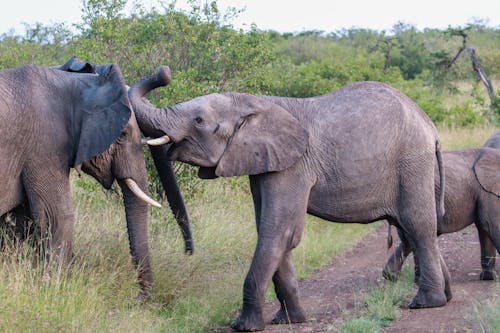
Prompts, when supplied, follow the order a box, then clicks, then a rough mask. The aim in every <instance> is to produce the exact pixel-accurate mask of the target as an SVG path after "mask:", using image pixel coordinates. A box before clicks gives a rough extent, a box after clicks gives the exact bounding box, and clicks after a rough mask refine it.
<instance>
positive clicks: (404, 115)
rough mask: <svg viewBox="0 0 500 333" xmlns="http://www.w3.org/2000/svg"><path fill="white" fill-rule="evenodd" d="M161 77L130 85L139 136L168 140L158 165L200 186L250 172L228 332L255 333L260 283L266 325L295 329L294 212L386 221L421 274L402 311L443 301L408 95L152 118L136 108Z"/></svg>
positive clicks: (430, 195)
mask: <svg viewBox="0 0 500 333" xmlns="http://www.w3.org/2000/svg"><path fill="white" fill-rule="evenodd" d="M169 80H170V76H169V70H168V68H167V67H162V68H160V70H159V72H158V74H157V75H153V76H150V77H147V78H144V79H143V80H141V81H140V82H138V83H136V84H134V85H133V86H132V87H131V88H130V90H129V98H130V101H131V103H132V105H133V107H134V109H136V110H141V112H137V117H138V122H139V124H140V126H141V129H142V131H143V132H145V133H146V134H147V135H149V136H152V137H160V136H162V135H164V134H167V135H168V136H169V137H170V138H171V139H172V140H173V142H174V144H173V146H172V147H171V149H170V151H169V157H170V159H172V160H179V161H182V162H186V163H189V164H192V165H197V166H200V167H201V168H200V173H199V175H200V176H202V177H204V178H208V177H211V176H212V177H215V176H225V177H229V176H240V175H250V187H251V192H252V195H253V201H254V206H255V216H256V224H257V233H258V241H257V247H256V249H255V253H254V256H253V260H252V264H251V266H250V270H249V272H248V274H247V276H246V279H245V282H244V287H243V308H242V311H241V314H240V315H239V317H238V318H236V319H235V320H234V321H233V323H232V324H231V326H232V327H233V328H234V329H235V330H239V331H255V330H262V329H264V327H265V323H264V320H263V313H262V311H263V305H264V299H265V291H266V288H267V286H268V284H269V282H270V280H271V279H272V281H273V283H274V287H275V290H276V295H277V297H278V299H279V301H280V303H281V308H280V310H279V311H278V312H277V313H276V315H275V316H274V318H273V323H286V322H302V321H304V320H306V315H305V312H304V310H303V308H302V307H301V305H300V302H299V292H298V284H297V280H296V277H295V273H294V267H293V263H292V254H291V251H292V249H293V248H295V247H296V246H297V245H298V243H299V241H300V239H301V236H302V231H303V228H304V223H305V216H306V213H309V214H312V215H315V216H318V217H320V218H323V219H326V220H329V221H336V222H342V223H350V222H358V223H370V222H373V221H377V220H381V219H388V220H390V221H391V222H392V223H393V224H396V225H398V226H400V227H401V228H402V230H404V234H405V236H406V237H407V238H408V239H409V240H410V242H411V244H412V245H413V246H414V247H415V248H416V253H417V256H418V257H419V259H420V262H421V266H422V268H421V270H422V274H421V279H420V285H419V290H418V293H417V295H416V296H415V298H414V299H413V300H412V302H411V304H410V306H411V307H412V308H420V307H437V306H442V305H445V304H446V302H447V300H449V299H450V298H451V291H450V288H449V274H448V271H447V269H446V266H445V264H444V261H442V259H441V255H440V252H439V249H438V246H437V238H436V218H437V217H436V214H437V210H438V211H439V212H442V210H441V209H442V206H441V205H440V206H439V207H436V203H435V195H436V193H435V189H434V176H435V167H436V166H437V165H438V162H439V160H440V152H439V149H438V145H439V143H438V135H437V131H436V128H435V126H434V125H433V124H432V122H431V121H430V119H429V118H428V117H427V116H426V115H425V114H424V113H423V112H422V111H421V110H420V109H419V108H418V107H417V105H416V104H415V103H413V102H412V101H411V100H410V99H409V98H408V97H406V96H404V95H403V94H401V93H400V92H398V91H396V90H395V89H393V88H391V87H389V86H388V85H386V84H382V83H375V82H361V83H355V84H352V85H349V86H346V87H344V88H341V89H339V90H337V91H335V92H333V93H330V94H327V95H324V96H320V97H313V98H306V99H297V98H285V97H269V96H253V95H248V94H241V93H225V94H212V95H207V96H201V97H198V98H196V99H193V100H191V101H188V102H185V103H181V104H177V105H174V106H171V107H166V108H164V109H157V108H155V107H153V106H152V105H151V104H149V103H147V102H145V101H144V99H143V96H144V95H145V94H146V93H147V92H148V91H150V90H152V89H154V88H156V87H158V86H162V85H166V84H167V83H168V82H169ZM144 110H147V113H142V111H144ZM436 170H440V171H442V169H441V168H439V166H438V167H437V168H436ZM440 176H441V179H442V176H443V175H442V173H441V174H440ZM438 196H440V195H439V194H438Z"/></svg>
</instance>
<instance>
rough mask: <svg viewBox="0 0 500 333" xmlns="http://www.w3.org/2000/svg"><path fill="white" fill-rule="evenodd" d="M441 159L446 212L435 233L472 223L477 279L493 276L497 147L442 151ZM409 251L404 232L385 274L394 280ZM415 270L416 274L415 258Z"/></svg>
mask: <svg viewBox="0 0 500 333" xmlns="http://www.w3.org/2000/svg"><path fill="white" fill-rule="evenodd" d="M499 143H500V141H499ZM443 161H444V166H445V174H446V186H445V196H444V202H445V211H446V212H445V215H444V218H443V220H441V221H438V229H437V231H438V235H441V234H447V233H451V232H456V231H459V230H462V229H463V228H465V227H467V226H469V225H470V224H472V223H474V224H475V225H476V227H477V230H478V233H479V242H480V245H481V267H482V272H481V275H480V279H481V280H493V279H494V278H495V271H494V266H495V256H496V251H497V250H498V251H500V172H499V170H500V150H497V149H491V148H482V149H467V150H459V151H449V152H443ZM398 232H399V230H398ZM401 236H402V235H401V234H400V237H401ZM411 252H412V250H411V247H410V245H409V243H408V242H407V241H406V239H405V238H404V236H403V237H401V244H400V245H399V246H398V247H397V249H396V250H395V251H394V253H393V254H392V256H391V257H390V258H389V260H388V261H387V263H386V265H385V267H384V270H383V275H384V277H385V278H386V279H388V280H396V279H397V278H398V276H399V274H400V272H401V267H402V265H403V262H404V260H405V259H406V257H407V256H408V255H409V254H410V253H411ZM415 272H416V277H418V275H419V270H418V261H417V260H415Z"/></svg>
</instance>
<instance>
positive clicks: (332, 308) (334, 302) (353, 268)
mask: <svg viewBox="0 0 500 333" xmlns="http://www.w3.org/2000/svg"><path fill="white" fill-rule="evenodd" d="M386 236H387V228H386V226H383V227H381V228H379V229H377V230H375V231H374V232H373V233H371V234H369V235H368V236H366V237H365V238H364V239H363V240H362V241H361V242H360V243H359V244H357V245H356V246H355V247H354V248H353V249H352V250H351V251H349V252H347V253H345V254H344V255H343V256H341V257H339V258H336V259H335V260H334V261H333V262H332V264H331V265H329V266H327V267H325V268H323V269H322V270H321V271H319V272H317V273H315V274H314V275H312V276H311V277H310V278H309V279H308V280H305V281H301V282H300V283H299V287H300V292H301V298H302V305H303V306H304V309H305V310H306V312H307V314H308V321H307V322H305V323H301V324H293V325H271V324H269V325H267V326H266V330H265V332H296V333H306V332H307V333H309V332H336V331H337V330H338V328H339V327H340V325H341V321H340V319H339V317H340V314H341V313H342V311H344V310H352V311H354V313H355V311H356V308H361V307H362V306H363V297H364V293H366V291H367V290H369V289H370V288H373V287H375V286H377V285H378V284H380V283H388V282H386V281H384V280H383V278H382V274H381V272H382V268H383V265H384V264H385V261H386V260H387V258H388V256H389V254H390V252H388V251H387V249H386V244H387V243H386ZM395 239H397V236H396V237H395ZM396 244H397V243H396ZM439 244H440V249H441V252H442V254H443V257H444V259H445V261H446V263H447V265H448V268H449V270H450V274H451V278H452V291H453V296H454V297H453V299H452V300H451V301H450V302H449V303H448V304H447V305H446V306H444V307H441V308H433V309H420V310H410V309H408V308H406V305H405V307H404V308H402V309H401V316H400V318H399V319H398V320H396V321H393V322H392V323H391V324H390V325H389V326H388V327H386V328H385V329H384V330H383V332H385V333H396V332H398V333H399V332H405V333H413V332H418V333H426V332H433V333H435V332H442V333H448V332H479V331H480V330H479V324H478V323H477V319H476V318H475V317H474V316H473V309H474V306H476V305H477V299H483V298H485V297H487V296H488V295H489V293H491V289H492V288H493V287H494V286H495V283H494V282H490V281H479V273H480V267H481V265H480V255H479V242H478V237H477V232H476V230H475V227H470V228H467V229H464V230H462V231H461V232H458V233H454V234H448V235H443V236H441V237H440V238H439ZM393 248H394V247H393ZM409 260H411V259H410V258H409ZM278 308H279V304H278V303H277V302H274V303H271V304H266V309H265V314H266V316H267V317H266V320H267V322H270V319H271V316H272V315H273V314H274V313H275V312H276V311H277V309H278ZM218 332H224V333H226V332H231V329H230V328H229V327H226V328H223V329H221V330H219V331H218Z"/></svg>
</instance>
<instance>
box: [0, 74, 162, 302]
mask: <svg viewBox="0 0 500 333" xmlns="http://www.w3.org/2000/svg"><path fill="white" fill-rule="evenodd" d="M102 70H103V73H102V75H96V74H80V73H68V72H65V71H62V70H58V69H56V68H45V67H36V66H24V67H19V68H15V69H8V70H3V71H0V184H2V187H1V191H0V216H2V215H4V216H5V214H7V213H8V212H9V211H11V212H13V213H14V214H15V215H16V216H17V218H18V219H21V222H20V224H19V225H18V227H19V226H21V225H22V224H24V223H25V222H26V221H27V219H28V218H29V219H33V221H34V224H35V225H36V226H37V227H38V228H39V229H40V230H41V235H42V237H43V239H42V241H43V242H42V243H43V245H44V248H45V249H46V250H47V249H50V253H52V255H51V257H50V258H51V260H58V261H62V262H67V261H69V260H70V258H71V256H72V243H73V224H74V216H73V207H72V201H71V193H70V182H69V172H70V168H71V167H75V168H78V169H79V168H81V170H83V171H84V172H85V173H87V174H89V175H91V176H93V177H94V178H95V179H97V180H98V181H99V182H100V183H101V184H102V185H103V186H104V187H105V188H107V189H109V188H110V187H111V185H112V183H113V182H114V181H115V180H117V182H118V184H119V185H120V187H121V190H122V193H123V201H124V205H125V213H126V220H127V228H128V235H129V241H130V251H131V254H132V258H133V261H134V263H135V265H136V266H137V267H138V268H139V273H138V274H139V276H138V278H139V283H140V287H141V293H140V297H146V296H147V295H148V294H149V292H150V289H151V286H152V282H153V279H152V273H151V269H150V263H149V254H148V234H147V225H148V213H147V209H148V207H147V204H146V203H145V202H144V201H143V200H140V199H139V198H138V197H136V195H134V194H133V192H132V191H131V190H130V189H129V187H128V186H127V185H125V183H124V182H125V180H126V179H132V180H133V181H135V182H136V183H137V185H138V186H139V187H140V188H141V189H142V191H143V192H146V193H147V188H148V186H147V179H146V167H145V163H144V154H143V150H142V146H141V143H140V131H139V128H138V125H137V122H136V119H135V115H134V113H133V112H132V110H131V108H130V104H129V101H128V97H127V87H126V86H125V84H124V82H123V78H122V75H121V72H120V70H119V68H118V66H116V65H106V66H103V68H102ZM19 231H20V232H21V229H19ZM48 253H49V251H47V252H46V254H48Z"/></svg>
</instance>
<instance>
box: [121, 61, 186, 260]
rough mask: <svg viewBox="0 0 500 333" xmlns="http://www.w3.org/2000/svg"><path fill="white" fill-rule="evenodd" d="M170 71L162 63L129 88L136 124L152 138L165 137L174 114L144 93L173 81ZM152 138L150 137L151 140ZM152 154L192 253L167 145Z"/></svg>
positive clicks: (158, 147) (184, 210)
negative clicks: (153, 72) (158, 106)
mask: <svg viewBox="0 0 500 333" xmlns="http://www.w3.org/2000/svg"><path fill="white" fill-rule="evenodd" d="M170 80H171V74H170V69H169V68H168V67H167V66H161V67H160V68H159V69H158V72H157V74H154V75H150V76H147V77H145V78H143V79H142V80H140V81H138V82H136V83H135V84H133V85H132V86H131V87H130V89H129V92H128V94H129V100H130V103H131V104H132V108H133V109H134V112H135V115H136V118H137V123H138V124H139V128H140V129H141V131H142V133H143V134H144V135H146V136H149V137H152V138H158V137H160V136H162V137H163V138H165V136H164V135H165V134H166V133H164V132H163V131H162V130H161V128H162V127H163V126H162V125H165V124H167V125H171V124H173V125H174V126H175V119H172V118H175V115H174V114H173V112H172V113H169V114H168V115H167V114H166V110H162V109H159V108H156V107H155V106H153V105H152V104H151V103H149V102H148V101H147V100H146V99H145V98H144V96H145V95H146V94H147V93H148V92H150V91H151V90H153V89H156V88H158V87H162V86H166V85H168V84H169V83H170ZM149 141H150V140H149ZM150 150H151V155H152V157H153V160H154V163H155V166H156V170H157V171H158V174H159V176H160V180H161V182H162V185H163V189H164V190H165V193H166V195H167V200H168V203H169V205H170V208H171V210H172V213H173V214H174V216H175V218H176V221H177V224H178V225H179V228H180V229H181V232H182V236H183V238H184V250H185V253H187V254H192V253H193V240H192V236H191V229H190V224H189V217H188V214H187V210H186V206H185V205H184V200H183V198H182V194H181V192H180V190H179V185H178V184H177V180H176V178H175V173H174V170H173V166H172V163H171V162H170V161H169V160H168V157H167V152H168V146H165V145H162V146H150Z"/></svg>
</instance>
